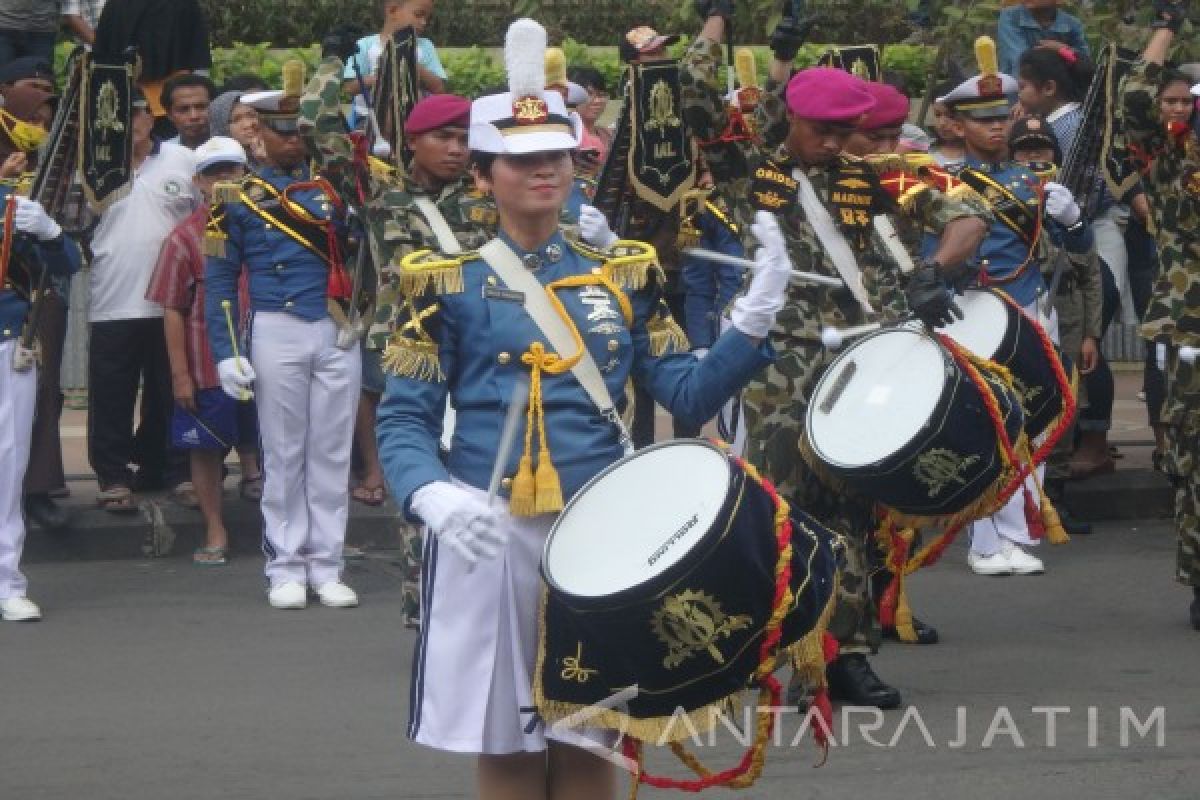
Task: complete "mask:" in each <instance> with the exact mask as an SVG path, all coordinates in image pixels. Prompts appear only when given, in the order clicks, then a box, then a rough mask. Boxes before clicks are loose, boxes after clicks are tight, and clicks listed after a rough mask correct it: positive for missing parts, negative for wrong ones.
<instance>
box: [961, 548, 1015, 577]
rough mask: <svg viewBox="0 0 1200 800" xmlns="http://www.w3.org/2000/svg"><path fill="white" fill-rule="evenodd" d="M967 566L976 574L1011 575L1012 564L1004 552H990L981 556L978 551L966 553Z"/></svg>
mask: <svg viewBox="0 0 1200 800" xmlns="http://www.w3.org/2000/svg"><path fill="white" fill-rule="evenodd" d="M967 566H968V567H970V568H971V571H972V572H974V573H975V574H976V575H1012V574H1013V568H1012V564H1009V563H1008V557H1007V556H1005V555H1004V553H992V554H991V555H990V556H981V555H979V554H978V553H970V552H969V553H967Z"/></svg>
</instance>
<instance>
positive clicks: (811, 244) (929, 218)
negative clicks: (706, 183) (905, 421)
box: [681, 37, 986, 654]
mask: <svg viewBox="0 0 1200 800" xmlns="http://www.w3.org/2000/svg"><path fill="white" fill-rule="evenodd" d="M721 53H722V49H721V46H720V45H719V44H718V43H716V42H714V41H712V40H710V39H707V38H705V37H700V38H698V39H697V40H696V41H695V43H693V45H692V46H691V47H690V48H689V50H688V52H687V55H686V56H685V57H684V60H683V67H682V72H681V82H682V90H683V91H682V95H683V115H684V118H685V119H686V121H687V124H688V125H689V126H690V128H691V130H692V131H693V132H695V134H696V136H697V138H699V139H700V140H701V141H711V140H713V139H716V138H717V137H718V136H719V135H720V134H721V133H722V131H723V130H724V129H725V123H726V119H725V104H724V102H723V100H722V98H721V88H720V87H719V86H718V85H717V82H716V77H717V67H718V65H719V64H720V61H721ZM756 114H757V119H756V130H758V131H759V132H760V133H761V135H762V137H763V140H764V141H768V142H770V141H774V142H780V141H783V139H784V138H785V136H786V126H787V120H786V114H785V104H784V101H783V98H782V97H781V95H780V94H778V93H775V92H770V91H768V92H765V93H764V94H763V97H762V100H761V102H760V104H759V107H758V109H757V111H756ZM705 157H706V159H707V160H708V164H709V166H710V168H711V169H712V171H713V175H714V177H715V178H716V179H717V181H718V183H719V184H721V186H722V190H723V192H724V193H725V196H726V197H727V198H728V199H729V200H730V203H731V210H732V212H733V217H734V221H735V222H737V223H738V224H739V226H740V229H741V230H742V231H743V236H744V238H745V244H746V246H747V249H749V248H750V247H751V246H753V244H754V242H753V237H751V236H749V235H748V232H749V227H750V223H751V222H753V220H754V213H755V208H754V207H753V206H752V205H751V196H752V194H751V187H752V184H753V182H754V175H755V170H756V169H757V168H759V167H762V166H764V165H768V164H774V165H775V166H776V167H778V169H779V171H782V172H784V173H787V174H790V172H791V169H792V167H793V166H794V162H791V161H790V159H789V156H788V154H787V153H786V151H784V150H782V149H776V150H773V151H768V150H767V149H766V148H764V147H761V146H758V145H757V144H755V143H753V142H737V143H728V142H726V143H721V144H718V145H712V146H708V147H706V149H705ZM864 166H865V164H864V162H862V161H860V160H857V159H852V158H849V157H843V158H841V159H838V160H835V162H834V163H833V164H830V165H826V166H820V167H812V168H808V169H806V174H807V176H808V178H809V180H810V181H811V182H812V185H813V188H814V189H815V190H816V192H817V195H818V197H821V198H823V199H825V200H826V201H827V202H828V198H830V191H831V184H832V182H833V181H834V180H835V178H836V177H837V175H838V174H839V171H840V170H842V169H844V168H847V167H850V168H859V167H864ZM866 170H867V172H869V173H870V172H871V170H870V168H869V167H867V168H866ZM871 174H873V173H871ZM867 177H871V175H867ZM831 208H832V206H831ZM871 212H872V213H889V212H891V213H897V214H899V213H903V214H905V215H907V216H909V217H911V218H913V219H914V220H917V221H918V222H919V224H920V225H921V226H922V228H924V229H926V230H929V231H932V232H940V231H941V230H942V228H943V227H945V225H946V224H947V223H948V222H950V221H952V220H954V219H958V218H961V217H967V216H984V217H986V213H985V212H982V211H981V210H979V209H978V208H973V207H971V206H968V205H966V204H964V203H962V202H960V201H956V200H951V199H950V198H948V197H946V196H945V195H944V194H942V193H940V192H938V191H935V190H933V189H932V188H929V189H928V190H927V191H919V192H916V193H914V195H912V196H910V197H909V198H908V199H907V200H906V202H905V204H904V206H903V208H901V207H900V206H898V205H897V204H896V203H895V201H893V200H892V198H891V197H890V196H888V195H887V194H886V193H885V192H883V191H882V189H880V190H878V192H877V197H876V202H875V204H874V207H873V208H872V209H871ZM834 216H835V218H837V216H838V215H837V214H836V213H835V214H834ZM779 224H780V227H781V228H782V231H783V236H784V238H785V240H786V241H787V246H788V254H789V255H790V256H791V259H792V264H793V265H794V266H795V267H796V269H799V270H804V271H808V272H816V273H819V274H822V275H828V276H833V277H837V276H838V272H837V269H836V267H835V266H834V265H833V263H832V262H831V261H830V260H829V258H828V256H827V255H826V254H825V251H824V249H823V248H822V246H821V244H820V242H819V240H818V239H817V236H816V234H815V233H814V231H813V229H812V227H811V226H810V225H809V224H808V222H807V221H806V219H805V218H804V214H803V211H802V210H801V209H800V206H799V204H796V205H794V207H792V208H791V210H789V211H787V212H786V213H781V214H780V215H779ZM847 239H848V240H849V241H850V242H851V246H853V247H857V248H858V249H859V255H860V258H859V263H860V265H862V267H863V277H864V285H865V287H866V288H867V289H868V292H869V293H870V295H871V297H870V300H871V305H872V307H873V308H876V309H890V310H892V313H895V309H900V308H903V307H904V297H903V292H902V287H901V282H900V279H899V274H898V270H897V269H896V268H895V266H894V265H893V264H891V263H890V262H885V261H883V260H882V259H881V258H880V254H879V252H878V249H877V248H875V247H873V246H872V245H871V244H870V237H869V236H866V237H861V238H860V237H853V238H852V237H850V236H847ZM876 316H878V315H874V314H873V315H871V318H868V316H867V315H866V313H865V312H864V310H863V309H862V307H861V306H860V305H859V304H858V302H857V301H856V300H855V299H854V298H853V297H852V296H851V295H850V293H849V291H848V290H845V289H830V288H828V287H823V286H813V285H808V284H793V285H792V286H791V288H790V290H789V296H788V301H787V304H786V305H785V306H784V308H783V310H782V311H781V312H780V313H779V315H778V317H777V319H776V323H775V328H774V329H773V330H772V331H771V338H772V341H773V342H774V343H775V345H776V347H777V348H778V350H779V357H778V360H777V361H776V362H775V363H774V364H773V365H771V366H770V367H768V368H767V370H766V371H765V373H764V374H763V377H761V378H760V379H756V380H755V381H753V382H751V384H750V385H749V387H748V388H747V390H746V392H745V393H744V398H743V399H744V402H745V406H746V408H745V410H746V421H747V430H748V432H749V436H748V447H747V457H748V458H749V460H750V461H751V462H752V463H754V464H755V465H756V466H758V467H760V468H762V469H763V471H764V473H765V474H766V475H767V476H769V477H770V479H771V480H772V481H774V482H775V484H776V486H778V487H779V490H780V491H781V492H782V493H783V495H784V496H785V497H786V498H787V499H788V501H789V502H791V503H792V504H793V505H794V506H795V507H796V508H802V509H804V510H805V511H806V512H808V513H810V514H813V515H814V516H816V517H817V518H818V519H820V520H821V521H822V522H824V523H825V524H826V525H829V526H830V527H832V528H834V529H836V530H838V531H840V532H841V533H843V534H845V535H847V544H848V547H847V559H846V567H845V570H844V571H843V573H842V578H841V587H840V595H839V598H838V604H837V608H836V610H835V612H834V617H833V619H832V621H831V623H830V632H831V633H832V634H833V635H835V636H836V637H837V638H838V640H839V642H840V643H841V645H842V652H843V653H847V654H851V653H866V652H868V651H872V650H875V649H877V648H878V644H879V638H880V630H879V624H878V619H877V614H876V611H875V606H874V603H873V602H871V600H870V570H871V567H870V565H869V563H868V562H869V556H868V553H869V550H870V548H869V546H868V541H869V539H870V537H871V534H872V532H873V530H874V519H873V516H874V514H873V507H872V503H871V502H870V501H869V500H867V499H865V498H862V497H856V496H852V495H849V494H846V493H843V492H837V491H833V490H831V488H830V487H829V486H828V485H825V484H823V483H821V481H820V480H819V479H818V478H817V476H816V475H815V474H814V473H813V471H812V470H811V469H810V468H809V467H808V466H807V465H806V464H805V462H804V461H803V459H802V458H801V456H800V451H799V447H798V444H799V441H800V438H801V436H803V435H804V417H805V412H806V409H807V407H808V402H809V398H810V396H811V394H812V391H813V389H814V388H815V386H816V383H817V379H818V378H819V377H820V375H821V373H822V371H823V370H824V369H825V368H826V367H827V366H828V365H829V363H830V362H831V361H832V359H833V356H834V354H832V353H829V352H827V351H826V350H825V349H824V348H823V347H822V345H821V342H820V333H821V329H822V328H824V327H827V326H833V327H838V328H841V327H847V326H852V325H860V324H862V323H864V322H868V321H872V319H874V318H875V317H876Z"/></svg>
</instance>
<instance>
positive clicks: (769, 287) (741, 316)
mask: <svg viewBox="0 0 1200 800" xmlns="http://www.w3.org/2000/svg"><path fill="white" fill-rule="evenodd" d="M750 231H751V232H752V233H753V234H754V238H756V239H758V242H759V245H761V246H760V247H759V248H758V252H757V253H755V254H754V262H755V263H756V264H757V265H758V266H757V267H755V268H754V277H753V278H752V279H751V280H750V288H749V289H747V290H746V293H745V294H744V295H742V296H741V297H739V298H738V299H737V300H735V301H734V303H733V309H732V311H730V314H729V317H730V319H731V320H732V321H733V327H735V328H737V329H738V330H739V331H741V332H742V333H744V334H746V335H747V336H753V337H755V338H759V339H761V338H762V337H764V336H766V335H767V334H768V333H770V331H771V326H772V325H774V324H775V315H776V314H778V313H779V311H780V309H782V308H783V304H784V301H785V300H786V299H787V288H788V281H790V280H791V277H792V262H791V260H790V259H789V258H788V254H787V243H786V242H785V241H784V239H783V231H781V230H780V229H779V223H778V222H777V221H776V220H775V217H774V216H773V215H772V214H769V213H767V212H766V211H759V212H757V213H755V215H754V224H753V225H751V226H750Z"/></svg>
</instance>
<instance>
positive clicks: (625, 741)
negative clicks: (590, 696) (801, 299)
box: [533, 456, 837, 800]
mask: <svg viewBox="0 0 1200 800" xmlns="http://www.w3.org/2000/svg"><path fill="white" fill-rule="evenodd" d="M731 457H732V456H731ZM734 460H735V461H736V462H737V463H738V464H739V465H740V466H741V467H742V469H743V470H745V472H746V474H747V475H749V476H750V477H751V478H753V479H754V480H756V481H758V482H759V483H760V484H761V485H762V487H763V488H764V489H765V490H766V492H767V494H768V495H769V496H770V498H771V500H772V501H773V502H774V503H775V531H776V540H777V543H778V552H779V557H778V559H777V561H776V564H775V593H774V597H773V599H772V612H771V616H770V618H769V619H768V620H767V623H766V625H765V626H764V628H763V634H762V642H761V644H760V646H759V663H758V666H757V667H756V668H755V672H754V675H753V676H752V678H751V684H752V685H753V684H757V685H758V686H759V692H758V697H757V708H762V709H766V710H765V711H756V715H755V726H754V740H753V742H752V743H751V745H750V747H749V748H747V750H746V751H745V753H744V754H743V755H742V759H741V761H740V762H739V763H738V764H737V766H735V767H732V768H730V769H727V770H724V771H721V772H713V771H711V770H710V769H708V768H707V767H706V766H704V764H703V763H701V762H700V760H699V759H698V758H696V756H695V755H694V754H692V753H691V752H689V751H688V750H687V749H686V748H684V746H683V744H682V740H684V739H687V738H690V737H691V736H693V735H696V734H703V733H707V732H708V731H710V730H712V729H713V728H714V727H715V726H716V723H717V715H718V713H719V712H721V711H722V710H723V709H728V708H730V707H731V704H732V703H736V702H737V700H738V697H739V695H740V692H739V693H736V694H733V695H730V696H728V697H725V698H722V699H720V700H718V701H716V702H713V703H710V704H708V705H706V706H704V707H702V708H698V709H695V710H692V711H689V712H682V711H678V712H676V713H675V714H674V715H672V716H670V717H658V718H653V719H634V718H631V717H629V716H627V715H626V714H623V713H621V712H619V711H615V710H612V709H606V708H596V707H587V708H585V707H581V706H578V705H576V704H573V703H564V702H559V701H554V700H548V699H547V698H546V696H545V693H544V689H543V686H542V681H541V675H542V674H543V670H544V669H545V660H546V648H545V646H544V640H543V645H542V646H540V647H539V648H538V655H537V664H536V666H535V671H534V685H533V697H534V703H535V704H536V705H537V708H538V713H539V714H540V715H541V717H542V719H543V720H544V721H545V722H547V723H550V722H554V721H557V720H562V719H566V718H568V717H570V716H572V715H575V714H579V713H580V712H584V711H586V713H587V715H588V724H589V726H593V727H600V728H613V729H617V730H620V731H622V732H623V738H622V741H621V747H622V752H623V753H624V754H625V756H626V757H627V758H629V759H630V760H631V761H633V762H634V764H635V765H636V771H635V773H634V776H633V783H632V785H631V787H630V792H629V797H630V798H632V799H633V800H636V798H637V796H638V788H639V786H640V785H641V784H643V783H644V784H647V785H649V786H653V787H656V788H661V789H679V790H683V791H687V792H699V791H702V790H704V789H707V788H711V787H714V786H724V787H726V788H731V789H733V788H746V787H749V786H751V785H753V784H754V782H755V781H756V780H758V778H759V776H760V775H761V774H762V770H763V767H764V765H765V763H766V751H767V745H768V744H769V743H770V741H771V735H772V732H773V730H774V724H775V722H776V719H777V715H776V714H775V713H773V712H772V711H771V709H774V708H777V707H778V706H779V705H780V703H781V702H782V696H783V686H782V684H780V682H779V680H778V679H777V678H776V677H775V676H774V674H773V673H774V672H775V670H776V669H777V668H778V666H779V665H780V663H781V659H784V658H786V659H788V660H790V661H791V662H792V664H793V665H794V666H795V668H796V669H797V671H798V672H799V673H800V674H801V675H802V676H803V677H804V678H806V679H808V680H811V681H812V684H813V685H816V686H817V687H818V688H817V692H816V696H815V697H814V701H813V705H812V711H810V715H811V717H815V719H813V737H814V739H815V740H816V741H817V744H818V747H819V748H820V751H821V760H820V762H819V764H818V766H819V765H820V764H823V763H824V762H825V758H826V757H827V756H828V752H829V741H830V737H831V736H832V729H833V709H832V705H831V704H830V702H829V694H828V689H827V687H826V685H825V665H826V664H828V663H829V662H830V661H832V660H833V658H834V657H835V656H836V653H837V642H836V641H835V640H833V638H832V637H831V636H829V634H828V633H827V632H826V631H827V628H828V626H829V621H830V619H831V617H832V616H833V611H834V607H835V605H836V602H837V577H836V574H835V579H834V586H833V590H832V591H831V593H830V595H829V599H828V600H827V602H826V603H825V607H824V609H823V610H822V612H821V614H820V616H819V617H818V620H817V623H816V625H815V626H814V627H813V629H812V630H811V631H809V632H808V633H807V634H805V636H803V637H802V638H801V639H800V640H799V641H797V642H795V643H794V644H792V645H789V646H787V647H780V639H781V637H782V634H783V623H784V620H785V619H786V617H787V615H788V613H789V612H790V611H791V610H792V608H793V606H794V604H795V599H796V596H797V595H798V594H803V593H805V592H806V591H808V590H809V587H810V586H811V574H812V573H811V570H810V572H809V575H808V576H807V577H806V579H805V583H804V584H803V585H802V586H800V587H799V589H798V590H797V592H796V593H793V592H792V590H791V579H792V554H793V550H792V536H793V524H792V519H791V507H790V506H789V505H788V503H787V501H786V500H784V499H783V498H782V497H780V496H779V494H778V492H777V491H776V490H775V487H774V486H773V485H772V484H771V483H770V481H768V480H766V479H764V478H762V477H761V476H760V475H759V473H758V471H757V470H756V469H755V468H754V467H753V466H751V465H750V464H747V463H746V462H744V461H742V460H741V459H737V458H734ZM817 552H818V551H817V549H814V551H813V556H812V558H815V557H816V553H817ZM547 601H548V593H547V591H546V590H545V589H543V591H542V602H541V614H540V621H539V624H540V629H541V630H542V631H543V633H542V636H543V637H544V635H545V634H544V631H545V626H546V604H547ZM685 718H686V721H687V723H688V724H683V720H684V719H685ZM646 742H660V743H661V742H665V743H666V744H667V745H668V746H669V747H670V749H671V751H672V752H673V753H674V754H675V756H676V757H677V758H678V759H679V760H680V761H681V762H682V763H683V764H684V765H685V766H687V768H688V769H690V770H691V771H692V772H693V773H694V774H695V775H696V776H697V777H696V778H693V779H677V778H667V777H663V776H658V775H652V774H650V773H648V772H646V771H645V768H644V763H645V762H644V756H643V748H644V744H645V743H646Z"/></svg>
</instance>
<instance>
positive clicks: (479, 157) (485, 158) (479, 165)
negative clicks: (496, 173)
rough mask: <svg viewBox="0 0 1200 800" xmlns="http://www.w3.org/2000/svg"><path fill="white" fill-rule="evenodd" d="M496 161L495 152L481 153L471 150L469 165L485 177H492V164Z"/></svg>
mask: <svg viewBox="0 0 1200 800" xmlns="http://www.w3.org/2000/svg"><path fill="white" fill-rule="evenodd" d="M495 163H496V154H495V153H483V152H480V151H479V150H472V151H471V158H470V162H469V167H470V168H471V169H474V170H475V171H476V172H478V173H479V174H480V175H482V176H483V177H485V178H491V177H492V165H493V164H495Z"/></svg>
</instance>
